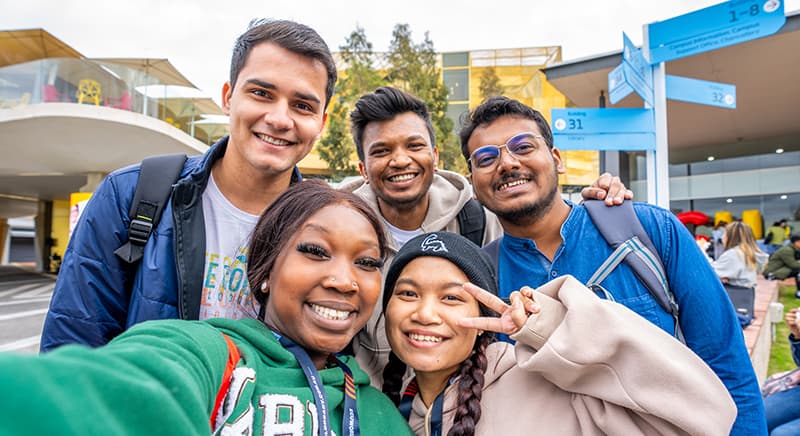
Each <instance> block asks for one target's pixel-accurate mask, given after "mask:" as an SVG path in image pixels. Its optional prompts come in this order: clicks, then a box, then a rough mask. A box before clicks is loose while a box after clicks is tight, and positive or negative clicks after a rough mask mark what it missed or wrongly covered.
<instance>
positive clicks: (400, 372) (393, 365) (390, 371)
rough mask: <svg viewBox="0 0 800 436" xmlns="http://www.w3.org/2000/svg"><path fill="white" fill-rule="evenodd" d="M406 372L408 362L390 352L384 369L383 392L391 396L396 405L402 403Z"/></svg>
mask: <svg viewBox="0 0 800 436" xmlns="http://www.w3.org/2000/svg"><path fill="white" fill-rule="evenodd" d="M405 373H406V364H405V363H403V361H402V360H400V358H399V357H397V355H396V354H394V351H393V352H391V353H389V362H388V363H387V364H386V367H385V368H384V369H383V393H384V394H386V396H387V397H389V399H390V400H392V402H393V403H394V405H395V406H398V405H400V399H401V398H402V397H403V392H402V390H403V376H404V375H405Z"/></svg>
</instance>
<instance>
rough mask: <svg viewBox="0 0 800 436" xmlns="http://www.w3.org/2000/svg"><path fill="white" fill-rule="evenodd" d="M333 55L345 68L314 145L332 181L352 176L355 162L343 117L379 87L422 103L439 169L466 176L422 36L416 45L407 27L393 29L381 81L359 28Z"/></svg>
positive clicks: (434, 58) (436, 73) (443, 90)
mask: <svg viewBox="0 0 800 436" xmlns="http://www.w3.org/2000/svg"><path fill="white" fill-rule="evenodd" d="M339 50H340V52H339V55H340V56H341V59H342V61H343V62H344V64H345V67H344V68H343V69H342V71H341V72H340V79H339V82H338V83H337V85H336V96H335V100H334V101H333V102H332V103H331V106H330V107H329V110H328V128H327V132H326V133H325V135H324V136H323V137H322V138H321V139H320V141H319V143H318V144H317V150H318V153H319V156H320V158H321V159H323V160H324V161H325V162H327V163H328V166H329V167H330V168H331V169H332V176H333V179H334V180H335V181H338V180H341V179H342V178H344V177H345V176H348V175H352V174H355V170H356V169H355V168H354V167H353V165H351V164H350V159H351V157H354V156H355V153H354V152H355V145H354V144H353V140H352V137H351V136H350V133H349V115H350V112H351V111H352V110H353V105H354V104H355V102H356V101H357V100H358V98H359V97H361V96H362V95H363V94H366V93H368V92H372V91H373V90H375V88H378V87H379V86H383V85H391V86H395V87H397V88H400V89H404V90H406V91H408V92H410V93H412V94H414V95H415V96H417V97H419V98H420V99H422V100H423V101H424V102H425V103H427V105H428V108H429V109H430V112H431V121H432V122H433V127H434V132H435V135H436V138H435V141H436V146H437V147H438V148H439V160H440V162H441V166H442V167H443V168H446V169H449V170H452V171H459V172H462V173H464V172H466V163H465V162H464V158H463V157H462V156H461V148H460V145H459V144H458V139H457V138H456V135H455V134H454V132H453V128H454V126H453V122H452V120H450V119H449V118H447V92H448V91H447V87H446V86H444V84H443V83H442V81H441V68H440V67H439V66H438V64H437V59H438V55H437V54H436V51H435V50H434V48H433V42H432V41H431V40H430V37H429V35H428V34H427V33H426V34H425V38H424V40H423V41H422V42H421V43H419V44H417V43H415V42H414V41H413V39H412V38H411V28H410V27H409V25H408V24H398V25H396V26H395V28H394V30H393V32H392V41H391V44H390V46H389V53H388V59H387V60H388V63H389V67H387V70H386V72H385V73H386V76H385V77H383V76H382V75H381V73H380V72H379V71H378V70H377V69H376V68H375V65H374V64H373V59H374V51H373V49H372V44H371V43H370V42H369V40H368V39H367V36H366V34H365V33H364V29H363V28H361V27H357V28H356V30H354V31H353V32H352V33H351V34H350V36H349V37H348V38H346V40H345V44H344V45H343V46H340V47H339Z"/></svg>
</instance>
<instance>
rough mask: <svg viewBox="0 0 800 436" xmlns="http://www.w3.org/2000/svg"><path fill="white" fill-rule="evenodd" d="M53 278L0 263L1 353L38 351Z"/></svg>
mask: <svg viewBox="0 0 800 436" xmlns="http://www.w3.org/2000/svg"><path fill="white" fill-rule="evenodd" d="M54 286H55V277H54V276H51V275H47V274H40V273H36V272H31V271H29V270H26V269H24V268H19V267H14V266H0V352H3V351H18V352H24V353H37V352H39V338H40V336H41V334H42V325H43V324H44V316H45V314H46V313H47V308H48V307H49V306H50V296H51V295H52V293H53V287H54Z"/></svg>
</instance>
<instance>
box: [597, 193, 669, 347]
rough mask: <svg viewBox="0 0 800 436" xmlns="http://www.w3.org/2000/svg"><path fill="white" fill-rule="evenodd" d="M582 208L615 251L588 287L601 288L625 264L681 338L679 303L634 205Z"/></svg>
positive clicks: (599, 203) (624, 203) (629, 203)
mask: <svg viewBox="0 0 800 436" xmlns="http://www.w3.org/2000/svg"><path fill="white" fill-rule="evenodd" d="M583 204H584V206H585V207H586V211H587V212H588V213H589V217H590V218H591V219H592V222H593V223H594V225H595V227H597V230H598V231H600V234H601V235H603V238H604V239H605V240H606V242H607V243H608V244H609V245H610V246H611V247H613V248H614V252H613V253H612V254H611V256H609V258H608V259H606V261H605V262H603V264H602V265H601V266H600V268H598V270H597V271H596V272H595V274H594V275H593V276H592V278H590V279H589V283H587V286H590V287H591V286H592V285H599V284H600V282H602V281H603V279H605V277H606V276H607V275H608V274H609V273H610V272H611V271H612V270H613V269H614V268H615V267H616V266H617V265H618V264H619V263H620V262H625V264H627V265H628V267H630V268H631V269H632V270H633V272H634V274H636V277H638V278H639V280H640V281H641V282H642V283H643V284H644V285H645V287H646V288H647V290H648V291H649V292H650V294H651V295H652V296H653V298H655V300H656V301H657V302H658V304H659V306H661V307H662V308H663V309H664V310H665V311H666V312H667V313H669V314H670V315H672V317H673V318H674V319H675V329H676V330H675V332H676V336H679V337H682V334H681V333H680V329H679V327H680V326H679V324H678V303H677V301H676V300H675V296H674V294H673V293H672V290H670V288H669V283H668V282H667V275H666V273H665V271H664V265H663V263H662V262H661V258H660V257H659V256H658V251H656V248H655V246H654V245H653V242H652V241H651V240H650V237H649V236H648V235H647V232H645V230H644V227H642V223H641V222H640V221H639V217H637V216H636V212H635V211H634V210H633V203H632V202H631V201H625V202H623V203H622V205H619V206H613V207H607V206H606V205H605V203H604V202H603V201H601V200H586V201H584V203H583ZM631 254H633V255H631Z"/></svg>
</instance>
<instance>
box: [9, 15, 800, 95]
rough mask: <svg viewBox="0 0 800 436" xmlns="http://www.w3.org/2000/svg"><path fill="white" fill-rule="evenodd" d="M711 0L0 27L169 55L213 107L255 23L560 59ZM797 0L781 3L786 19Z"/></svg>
mask: <svg viewBox="0 0 800 436" xmlns="http://www.w3.org/2000/svg"><path fill="white" fill-rule="evenodd" d="M717 3H720V1H719V0H607V1H594V0H556V1H542V0H524V1H523V0H509V1H502V0H494V1H491V0H488V1H487V0H483V1H473V0H461V1H459V2H454V1H437V0H399V1H393V2H386V1H379V0H372V1H364V0H326V1H318V0H314V1H303V0H280V1H255V0H227V1H219V0H195V1H189V0H169V1H164V0H111V1H108V0H102V1H101V0H58V1H54V0H22V1H20V0H0V10H1V11H3V12H2V13H0V29H3V30H10V29H30V28H43V29H45V30H47V31H48V32H50V33H52V34H53V35H55V36H56V37H58V38H60V39H61V40H63V41H65V42H66V43H67V44H69V45H71V46H72V47H73V48H75V49H76V50H78V51H79V52H81V53H82V54H84V55H85V56H87V57H142V58H144V57H150V58H168V59H169V60H170V61H171V62H172V63H173V64H174V65H175V66H176V67H177V68H178V70H180V71H181V72H182V73H183V74H184V75H185V76H186V77H187V78H188V79H189V80H191V81H192V82H193V83H194V84H195V85H197V87H198V88H200V90H201V91H202V92H203V94H205V95H207V96H210V97H213V98H214V100H216V101H217V102H219V100H220V98H219V94H220V90H221V88H222V84H223V83H224V82H225V80H226V79H227V74H228V69H229V66H230V65H229V63H230V53H231V47H232V46H233V42H234V40H235V39H236V37H237V36H238V35H239V34H241V33H242V32H243V31H244V30H245V29H246V27H247V24H248V22H249V21H250V20H251V19H252V18H256V17H272V18H287V19H291V20H295V21H298V22H301V23H304V24H307V25H309V26H311V27H312V28H314V29H315V30H317V32H319V33H320V35H322V37H323V39H325V41H326V42H327V43H328V45H329V46H330V47H331V49H332V50H334V51H335V50H337V49H338V47H339V46H340V45H342V44H343V43H344V39H345V37H346V36H347V35H348V34H349V33H350V32H351V31H352V30H353V29H355V27H356V26H361V27H363V28H364V29H365V30H366V34H367V37H368V38H369V40H370V41H371V42H372V43H373V46H374V48H375V50H377V51H383V50H386V49H387V48H388V45H389V40H390V39H391V33H392V28H393V27H394V25H395V24H396V23H408V24H409V25H410V26H411V30H412V32H413V37H414V39H415V40H416V41H420V40H421V39H422V37H423V36H424V33H425V32H429V33H430V37H431V40H432V41H433V43H434V47H435V49H436V51H439V52H442V51H460V50H477V49H494V48H516V47H535V46H546V45H560V46H561V47H562V50H563V59H564V60H569V59H576V58H580V57H585V56H590V55H595V54H599V53H605V52H609V51H613V50H620V49H621V48H622V32H623V31H624V32H626V33H627V34H628V36H629V37H630V38H631V39H632V40H633V42H634V43H635V44H637V45H640V44H641V43H642V25H643V24H645V23H651V22H654V21H662V20H666V19H669V18H672V17H674V16H677V15H681V14H684V13H687V12H691V11H694V10H697V9H701V8H704V7H707V6H710V5H713V4H717ZM797 9H800V0H787V1H786V4H785V10H786V11H787V12H790V11H795V10H797Z"/></svg>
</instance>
